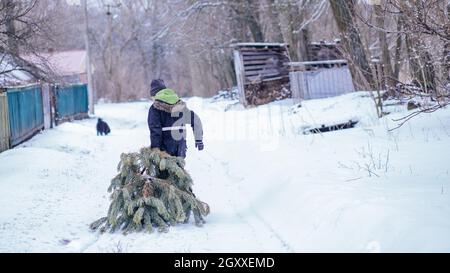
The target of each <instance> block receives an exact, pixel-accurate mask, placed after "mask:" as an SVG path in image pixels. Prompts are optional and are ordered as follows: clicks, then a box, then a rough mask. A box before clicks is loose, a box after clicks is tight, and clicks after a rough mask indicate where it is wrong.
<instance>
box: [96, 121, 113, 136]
mask: <svg viewBox="0 0 450 273" xmlns="http://www.w3.org/2000/svg"><path fill="white" fill-rule="evenodd" d="M109 133H111V129H110V128H109V126H108V123H106V122H104V121H103V120H102V119H101V118H99V119H98V122H97V135H101V136H103V135H106V136H107V135H108V134H109Z"/></svg>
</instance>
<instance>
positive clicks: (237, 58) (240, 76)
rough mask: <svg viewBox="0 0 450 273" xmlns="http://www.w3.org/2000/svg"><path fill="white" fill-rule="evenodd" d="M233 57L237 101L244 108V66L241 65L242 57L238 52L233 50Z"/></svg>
mask: <svg viewBox="0 0 450 273" xmlns="http://www.w3.org/2000/svg"><path fill="white" fill-rule="evenodd" d="M233 55H234V69H235V72H236V81H237V85H238V93H239V101H240V102H241V103H242V104H243V105H244V106H246V105H247V101H246V98H245V90H244V88H245V87H244V82H245V77H244V71H243V69H244V64H243V60H242V56H241V53H240V52H239V51H238V50H234V51H233Z"/></svg>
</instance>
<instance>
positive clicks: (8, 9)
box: [2, 0, 19, 56]
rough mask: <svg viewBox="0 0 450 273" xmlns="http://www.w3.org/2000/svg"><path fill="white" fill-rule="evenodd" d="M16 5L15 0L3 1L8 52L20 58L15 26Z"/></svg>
mask: <svg viewBox="0 0 450 273" xmlns="http://www.w3.org/2000/svg"><path fill="white" fill-rule="evenodd" d="M15 6H16V4H15V3H14V1H13V0H4V1H2V11H3V12H4V14H3V16H2V17H3V18H4V19H2V20H5V27H6V36H7V39H8V40H7V45H8V51H9V52H10V53H11V54H12V55H13V56H19V45H18V43H17V37H16V26H15V22H14V21H15V18H14V8H15Z"/></svg>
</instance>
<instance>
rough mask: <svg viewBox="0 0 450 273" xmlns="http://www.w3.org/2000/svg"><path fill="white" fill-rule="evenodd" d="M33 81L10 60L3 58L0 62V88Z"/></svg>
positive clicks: (33, 80) (32, 78)
mask: <svg viewBox="0 0 450 273" xmlns="http://www.w3.org/2000/svg"><path fill="white" fill-rule="evenodd" d="M35 81H36V79H35V78H34V77H33V76H32V75H31V74H30V73H28V72H26V71H24V70H23V69H22V68H21V67H20V66H19V65H17V64H16V63H15V62H14V61H13V59H12V58H10V57H8V56H4V58H3V60H2V61H1V62H0V86H2V87H5V86H16V85H22V84H27V83H32V82H35Z"/></svg>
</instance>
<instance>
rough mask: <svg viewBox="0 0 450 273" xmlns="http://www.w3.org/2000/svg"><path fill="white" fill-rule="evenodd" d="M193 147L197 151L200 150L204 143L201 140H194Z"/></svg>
mask: <svg viewBox="0 0 450 273" xmlns="http://www.w3.org/2000/svg"><path fill="white" fill-rule="evenodd" d="M195 148H197V149H198V150H199V151H202V150H203V149H204V148H205V145H203V141H202V140H196V141H195Z"/></svg>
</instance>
